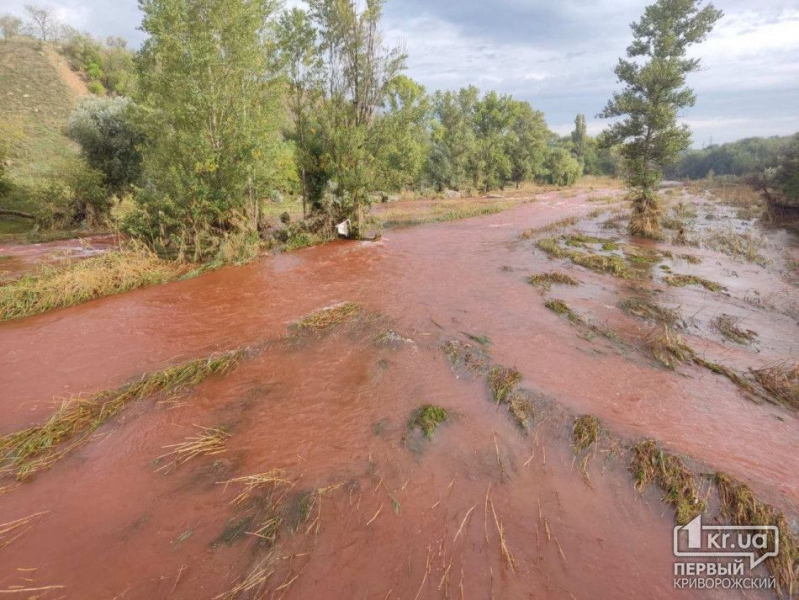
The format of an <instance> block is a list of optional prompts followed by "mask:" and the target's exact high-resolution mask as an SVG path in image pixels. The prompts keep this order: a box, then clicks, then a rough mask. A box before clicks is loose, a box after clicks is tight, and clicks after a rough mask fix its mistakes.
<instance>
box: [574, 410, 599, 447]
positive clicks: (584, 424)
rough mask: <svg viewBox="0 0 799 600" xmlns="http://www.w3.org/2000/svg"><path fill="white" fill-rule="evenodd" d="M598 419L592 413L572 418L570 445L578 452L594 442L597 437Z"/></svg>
mask: <svg viewBox="0 0 799 600" xmlns="http://www.w3.org/2000/svg"><path fill="white" fill-rule="evenodd" d="M599 429H600V421H599V419H597V418H596V417H594V416H592V415H581V416H579V417H577V418H576V419H575V420H574V427H573V428H572V447H573V448H574V453H575V454H579V453H580V452H583V451H585V450H588V449H590V448H591V446H593V445H594V444H596V442H597V440H598V439H599Z"/></svg>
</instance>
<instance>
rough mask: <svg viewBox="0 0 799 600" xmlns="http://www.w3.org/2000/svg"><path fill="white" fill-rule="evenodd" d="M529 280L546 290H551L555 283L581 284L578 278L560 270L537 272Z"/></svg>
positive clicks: (530, 282) (531, 283)
mask: <svg viewBox="0 0 799 600" xmlns="http://www.w3.org/2000/svg"><path fill="white" fill-rule="evenodd" d="M527 282H528V283H529V284H530V285H535V286H538V287H540V288H543V289H545V290H550V289H551V288H552V286H553V285H580V282H579V281H578V280H577V279H575V278H574V277H572V276H571V275H568V274H566V273H562V272H560V271H551V272H549V273H537V274H536V275H531V276H530V277H529V278H528V279H527Z"/></svg>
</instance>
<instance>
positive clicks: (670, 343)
mask: <svg viewBox="0 0 799 600" xmlns="http://www.w3.org/2000/svg"><path fill="white" fill-rule="evenodd" d="M644 343H645V344H646V346H647V348H649V350H650V351H651V352H652V356H654V357H655V360H657V361H658V362H659V363H660V364H662V365H663V366H664V367H666V368H667V369H671V370H674V369H676V368H677V366H678V365H679V364H680V363H684V362H687V361H689V360H691V359H692V358H693V357H694V351H693V349H691V347H690V346H689V345H688V344H686V343H685V341H684V340H683V339H682V337H681V336H680V335H679V334H677V333H675V332H674V330H673V329H672V328H671V327H669V326H668V325H665V324H664V325H663V327H662V328H661V327H656V328H655V329H653V330H652V331H650V332H649V333H648V334H647V335H646V336H645V337H644Z"/></svg>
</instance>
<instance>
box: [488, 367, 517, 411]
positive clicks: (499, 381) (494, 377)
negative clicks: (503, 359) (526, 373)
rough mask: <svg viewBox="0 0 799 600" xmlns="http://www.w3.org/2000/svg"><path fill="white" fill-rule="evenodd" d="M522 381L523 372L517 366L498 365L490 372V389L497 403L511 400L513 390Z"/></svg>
mask: <svg viewBox="0 0 799 600" xmlns="http://www.w3.org/2000/svg"><path fill="white" fill-rule="evenodd" d="M521 381H522V374H521V373H520V372H519V371H518V370H517V369H516V368H515V367H503V366H500V365H497V366H495V367H492V368H491V370H490V371H489V372H488V389H489V390H491V397H492V398H493V399H494V402H496V403H497V404H505V403H507V402H508V401H509V400H510V397H511V392H513V389H514V388H515V387H516V386H517V385H519V383H521Z"/></svg>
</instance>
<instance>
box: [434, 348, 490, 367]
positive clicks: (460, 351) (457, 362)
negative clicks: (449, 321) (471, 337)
mask: <svg viewBox="0 0 799 600" xmlns="http://www.w3.org/2000/svg"><path fill="white" fill-rule="evenodd" d="M444 354H445V355H446V357H447V359H448V360H449V362H450V363H451V364H452V366H453V367H464V368H465V369H467V370H468V371H476V372H484V371H485V370H486V369H487V368H488V356H487V355H486V353H485V352H484V351H483V350H481V349H480V348H477V347H475V346H471V345H469V344H464V343H462V342H459V341H458V340H450V341H448V342H447V343H445V344H444Z"/></svg>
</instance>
